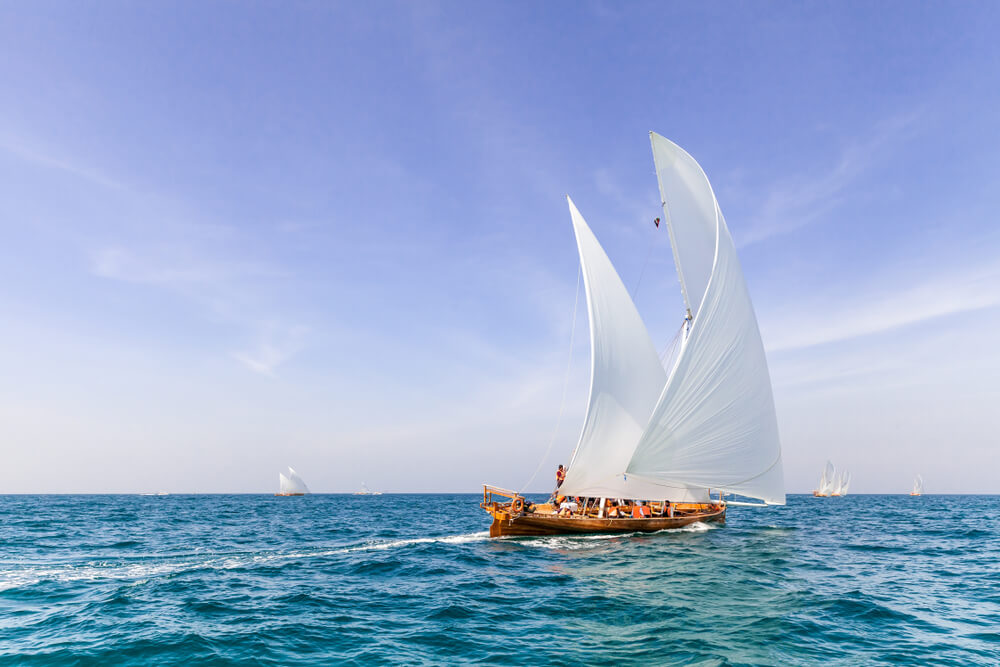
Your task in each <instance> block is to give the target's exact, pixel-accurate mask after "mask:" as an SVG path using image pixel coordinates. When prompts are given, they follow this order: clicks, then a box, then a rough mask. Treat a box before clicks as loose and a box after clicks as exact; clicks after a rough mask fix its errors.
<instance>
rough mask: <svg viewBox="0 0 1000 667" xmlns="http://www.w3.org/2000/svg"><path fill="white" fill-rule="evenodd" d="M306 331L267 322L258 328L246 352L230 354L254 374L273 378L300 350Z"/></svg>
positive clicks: (298, 327)
mask: <svg viewBox="0 0 1000 667" xmlns="http://www.w3.org/2000/svg"><path fill="white" fill-rule="evenodd" d="M308 331H309V330H308V329H307V328H306V327H303V326H298V325H292V326H287V325H282V324H279V323H276V322H268V323H265V324H263V325H261V326H260V330H259V332H258V334H257V340H256V342H255V343H254V344H253V346H252V347H251V348H250V349H248V350H243V351H237V352H233V353H232V357H233V358H234V359H236V360H237V361H239V362H240V363H241V364H243V365H244V366H246V367H247V368H249V369H250V370H252V371H253V372H255V373H260V374H261V375H265V376H267V377H274V372H275V370H276V369H277V368H278V366H280V365H281V364H283V363H285V362H286V361H288V360H289V359H291V358H292V356H294V355H295V353H297V352H298V351H299V350H301V349H302V347H303V344H304V342H305V337H306V335H307V334H308Z"/></svg>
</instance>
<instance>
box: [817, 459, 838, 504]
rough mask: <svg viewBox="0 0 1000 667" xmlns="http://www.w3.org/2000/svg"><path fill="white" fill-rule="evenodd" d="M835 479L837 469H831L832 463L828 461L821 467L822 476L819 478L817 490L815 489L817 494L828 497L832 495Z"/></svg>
mask: <svg viewBox="0 0 1000 667" xmlns="http://www.w3.org/2000/svg"><path fill="white" fill-rule="evenodd" d="M836 478H837V469H836V468H834V467H833V463H831V462H830V461H827V462H826V465H825V466H823V474H822V475H820V478H819V488H817V489H816V491H817V493H819V495H821V496H829V495H831V494H832V493H833V487H834V485H835V483H836V482H835V480H836Z"/></svg>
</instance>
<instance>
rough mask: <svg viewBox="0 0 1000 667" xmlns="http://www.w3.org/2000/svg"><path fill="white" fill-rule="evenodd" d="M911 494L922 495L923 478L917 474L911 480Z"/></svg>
mask: <svg viewBox="0 0 1000 667" xmlns="http://www.w3.org/2000/svg"><path fill="white" fill-rule="evenodd" d="M910 495H911V496H922V495H924V478H923V477H921V476H920V475H917V476H916V477H915V478H914V480H913V490H912V491H910Z"/></svg>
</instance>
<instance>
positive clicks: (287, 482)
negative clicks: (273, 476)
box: [278, 466, 309, 493]
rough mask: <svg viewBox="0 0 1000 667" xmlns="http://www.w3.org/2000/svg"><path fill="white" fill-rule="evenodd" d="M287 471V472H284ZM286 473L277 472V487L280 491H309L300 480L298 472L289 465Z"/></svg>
mask: <svg viewBox="0 0 1000 667" xmlns="http://www.w3.org/2000/svg"><path fill="white" fill-rule="evenodd" d="M286 473H287V474H286ZM286 473H281V472H279V473H278V488H279V489H280V491H279V492H280V493H309V487H307V486H306V483H305V482H304V481H302V478H301V477H299V474H298V473H297V472H295V471H294V470H293V469H292V468H291V466H289V468H288V470H287V471H286Z"/></svg>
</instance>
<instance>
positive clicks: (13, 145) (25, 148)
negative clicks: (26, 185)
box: [0, 136, 126, 190]
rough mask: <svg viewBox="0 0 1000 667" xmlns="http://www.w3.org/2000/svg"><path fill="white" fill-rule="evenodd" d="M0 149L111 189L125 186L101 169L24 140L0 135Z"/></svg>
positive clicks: (120, 188) (27, 160)
mask: <svg viewBox="0 0 1000 667" xmlns="http://www.w3.org/2000/svg"><path fill="white" fill-rule="evenodd" d="M0 150H2V151H4V152H6V153H9V154H11V155H14V156H16V157H18V158H20V159H22V160H24V161H26V162H30V163H32V164H35V165H38V166H41V167H47V168H49V169H56V170H59V171H63V172H66V173H68V174H72V175H73V176H76V177H78V178H81V179H83V180H85V181H88V182H90V183H93V184H95V185H99V186H101V187H104V188H109V189H112V190H125V189H126V187H125V185H124V184H122V183H121V182H120V181H118V180H116V179H114V178H112V177H110V176H108V175H107V174H106V173H104V172H103V171H102V170H100V169H97V168H95V167H92V166H90V165H85V164H83V163H82V162H80V161H79V160H76V159H74V158H71V157H67V156H63V155H59V154H58V153H55V152H53V151H50V150H47V149H44V148H39V147H36V146H32V145H29V144H28V143H27V142H25V141H24V140H18V139H14V138H12V137H9V136H2V137H0Z"/></svg>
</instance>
